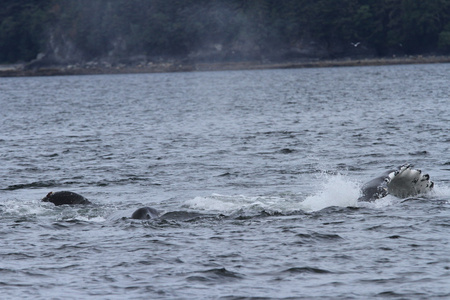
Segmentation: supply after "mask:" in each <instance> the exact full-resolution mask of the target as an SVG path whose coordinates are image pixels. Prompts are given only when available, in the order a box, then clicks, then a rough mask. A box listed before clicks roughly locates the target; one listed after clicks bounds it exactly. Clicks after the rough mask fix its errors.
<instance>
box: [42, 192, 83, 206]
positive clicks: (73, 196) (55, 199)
mask: <svg viewBox="0 0 450 300" xmlns="http://www.w3.org/2000/svg"><path fill="white" fill-rule="evenodd" d="M42 201H43V202H51V203H53V204H55V205H64V204H67V205H74V204H91V202H90V201H89V200H88V199H86V198H84V197H83V196H81V195H79V194H77V193H74V192H69V191H60V192H50V193H48V194H47V196H45V197H44V198H43V199H42Z"/></svg>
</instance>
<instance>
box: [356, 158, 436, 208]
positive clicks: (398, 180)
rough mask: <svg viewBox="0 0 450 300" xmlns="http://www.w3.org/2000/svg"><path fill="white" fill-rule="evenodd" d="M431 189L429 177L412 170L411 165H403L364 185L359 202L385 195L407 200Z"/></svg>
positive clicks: (432, 184)
mask: <svg viewBox="0 0 450 300" xmlns="http://www.w3.org/2000/svg"><path fill="white" fill-rule="evenodd" d="M433 187H434V183H433V181H431V180H430V175H428V174H422V171H421V170H419V169H414V168H413V166H412V165H411V164H404V165H402V166H400V167H398V168H397V169H396V170H392V171H388V172H386V173H384V174H383V175H382V176H380V177H377V178H375V179H373V180H371V181H369V182H368V183H366V184H365V185H364V186H363V188H362V196H361V197H360V198H359V200H360V201H375V200H377V199H380V198H383V197H385V196H387V195H392V196H395V197H398V198H407V197H411V196H417V195H420V194H426V193H428V192H430V191H431V190H432V189H433Z"/></svg>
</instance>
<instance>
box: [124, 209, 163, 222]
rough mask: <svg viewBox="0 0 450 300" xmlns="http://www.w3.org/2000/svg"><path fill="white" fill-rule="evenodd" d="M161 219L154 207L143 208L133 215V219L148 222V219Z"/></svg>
mask: <svg viewBox="0 0 450 300" xmlns="http://www.w3.org/2000/svg"><path fill="white" fill-rule="evenodd" d="M158 217H159V212H158V211H157V210H156V209H154V208H152V207H148V206H146V207H141V208H139V209H137V210H136V211H135V212H134V213H133V214H132V215H131V218H132V219H138V220H148V219H155V218H158Z"/></svg>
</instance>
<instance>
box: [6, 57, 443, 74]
mask: <svg viewBox="0 0 450 300" xmlns="http://www.w3.org/2000/svg"><path fill="white" fill-rule="evenodd" d="M431 63H450V56H407V57H392V58H366V59H351V58H348V59H338V60H319V59H318V60H308V61H300V62H280V63H261V62H252V61H247V62H220V63H181V62H161V63H147V64H138V65H124V64H118V65H108V64H101V63H97V62H88V63H85V64H75V65H67V66H49V67H41V68H35V69H31V68H27V67H26V66H27V65H26V64H15V65H0V77H21V76H63V75H97V74H137V73H166V72H195V71H226V70H258V69H288V68H292V69H293V68H324V67H351V66H381V65H401V64H431Z"/></svg>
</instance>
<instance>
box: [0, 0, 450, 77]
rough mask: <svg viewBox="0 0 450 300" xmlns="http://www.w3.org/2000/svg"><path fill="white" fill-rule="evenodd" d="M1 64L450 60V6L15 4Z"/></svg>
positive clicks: (5, 13)
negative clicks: (427, 57) (428, 57)
mask: <svg viewBox="0 0 450 300" xmlns="http://www.w3.org/2000/svg"><path fill="white" fill-rule="evenodd" d="M3 2H4V3H3V5H2V6H3V7H2V10H1V11H0V63H3V64H6V63H24V64H26V67H27V68H41V67H48V66H56V65H66V66H67V65H77V64H78V65H80V64H84V65H85V64H91V65H92V64H94V65H99V66H103V67H112V66H117V65H125V66H133V65H145V66H151V65H152V64H161V63H166V62H169V63H173V62H176V63H177V64H179V65H191V64H193V63H221V64H224V63H242V62H250V61H251V62H258V63H263V64H269V63H272V64H273V63H283V62H308V61H314V60H333V59H338V60H339V59H347V58H350V59H367V58H370V59H375V58H382V57H394V56H395V57H406V56H418V55H444V56H446V55H447V56H448V55H450V0H428V1H420V0H340V1H334V0H315V1H311V0H284V1H279V0H183V1H181V0H77V1H74V0H60V1H57V0H41V1H32V0H5V1H3Z"/></svg>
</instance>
